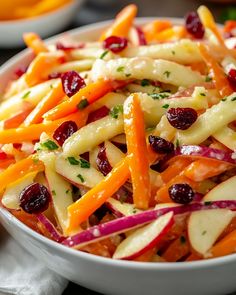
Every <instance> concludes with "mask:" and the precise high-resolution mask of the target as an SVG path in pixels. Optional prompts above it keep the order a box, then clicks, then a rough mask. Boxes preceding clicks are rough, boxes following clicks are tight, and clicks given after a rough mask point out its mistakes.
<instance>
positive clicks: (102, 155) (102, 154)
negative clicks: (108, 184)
mask: <svg viewBox="0 0 236 295" xmlns="http://www.w3.org/2000/svg"><path fill="white" fill-rule="evenodd" d="M96 162H97V166H98V169H99V170H100V171H101V172H102V174H103V175H105V176H106V175H107V174H108V173H109V172H110V171H111V170H112V167H111V165H110V163H109V161H108V159H107V155H106V148H105V147H104V146H103V147H102V148H101V149H100V151H99V153H98V155H97V160H96Z"/></svg>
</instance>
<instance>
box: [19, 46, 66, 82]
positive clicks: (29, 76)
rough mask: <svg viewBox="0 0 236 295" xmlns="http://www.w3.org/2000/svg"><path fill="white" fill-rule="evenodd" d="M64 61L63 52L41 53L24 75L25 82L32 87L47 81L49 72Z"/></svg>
mask: <svg viewBox="0 0 236 295" xmlns="http://www.w3.org/2000/svg"><path fill="white" fill-rule="evenodd" d="M64 61H65V55H64V53H63V52H56V53H55V52H42V53H40V54H38V55H37V56H36V57H35V59H34V60H33V61H32V62H31V64H30V66H29V67H28V69H27V72H26V73H25V81H26V83H27V84H28V85H29V86H34V85H36V84H38V83H41V82H43V81H45V80H47V79H48V74H49V73H50V70H51V69H52V68H53V67H55V66H58V65H59V64H61V63H62V62H64Z"/></svg>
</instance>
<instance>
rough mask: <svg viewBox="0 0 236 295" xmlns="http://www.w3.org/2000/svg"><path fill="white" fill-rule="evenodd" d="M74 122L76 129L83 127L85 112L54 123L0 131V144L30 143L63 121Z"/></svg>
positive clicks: (50, 131)
mask: <svg viewBox="0 0 236 295" xmlns="http://www.w3.org/2000/svg"><path fill="white" fill-rule="evenodd" d="M70 120H72V121H75V122H76V123H77V125H78V127H79V128H80V127H82V126H84V125H85V123H86V120H87V113H86V112H78V113H76V114H72V115H70V116H67V117H64V118H62V119H58V120H55V121H49V122H43V123H40V124H32V125H30V126H27V127H19V128H16V129H7V130H2V131H0V143H1V144H5V143H20V142H24V141H32V140H37V139H39V138H40V135H41V134H42V132H47V133H52V132H54V131H55V129H56V128H57V127H58V126H60V125H61V124H62V123H63V122H65V121H70Z"/></svg>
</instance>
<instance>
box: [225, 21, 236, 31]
mask: <svg viewBox="0 0 236 295" xmlns="http://www.w3.org/2000/svg"><path fill="white" fill-rule="evenodd" d="M235 28H236V20H227V21H226V22H225V25H224V32H225V33H231V31H232V30H233V29H235Z"/></svg>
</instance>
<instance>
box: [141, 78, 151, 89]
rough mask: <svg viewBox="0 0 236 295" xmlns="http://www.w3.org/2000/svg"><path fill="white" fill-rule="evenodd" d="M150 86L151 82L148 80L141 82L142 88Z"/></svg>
mask: <svg viewBox="0 0 236 295" xmlns="http://www.w3.org/2000/svg"><path fill="white" fill-rule="evenodd" d="M149 85H150V81H149V80H148V79H143V80H142V81H141V86H143V87H145V86H149Z"/></svg>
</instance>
